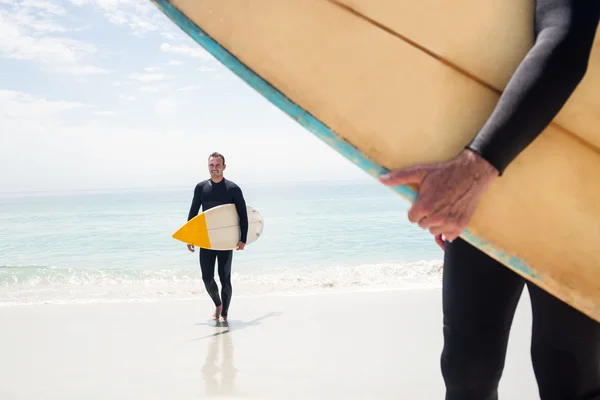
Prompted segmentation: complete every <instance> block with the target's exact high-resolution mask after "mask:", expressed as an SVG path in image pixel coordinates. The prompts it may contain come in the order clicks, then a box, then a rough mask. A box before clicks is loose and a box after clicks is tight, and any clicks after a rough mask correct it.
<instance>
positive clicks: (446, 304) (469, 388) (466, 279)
mask: <svg viewBox="0 0 600 400" xmlns="http://www.w3.org/2000/svg"><path fill="white" fill-rule="evenodd" d="M523 287H524V282H523V280H522V279H521V278H520V277H519V276H518V275H516V274H515V273H514V272H512V271H511V270H509V269H508V268H506V267H503V266H502V265H499V264H498V263H497V262H496V261H495V260H493V259H492V258H490V257H488V256H487V255H486V254H485V253H483V252H481V251H479V250H477V249H476V248H474V247H472V246H471V245H469V244H468V243H466V242H464V241H463V240H462V239H460V238H458V239H456V240H454V241H453V242H452V243H449V242H447V243H446V250H445V253H444V269H443V292H442V299H443V300H442V301H443V312H444V319H443V321H444V327H443V332H444V348H443V351H442V357H441V368H442V375H443V377H444V381H445V383H446V390H447V392H446V400H455V399H456V400H458V399H460V400H496V399H497V398H498V392H497V388H498V383H499V382H500V378H501V376H502V371H503V369H504V360H505V356H506V347H507V343H508V336H509V332H510V328H511V325H512V321H513V316H514V312H515V309H516V307H517V304H518V302H519V298H520V297H521V293H522V291H523Z"/></svg>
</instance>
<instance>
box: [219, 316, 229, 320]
mask: <svg viewBox="0 0 600 400" xmlns="http://www.w3.org/2000/svg"><path fill="white" fill-rule="evenodd" d="M219 322H227V317H224V316H222V315H221V316H220V317H219Z"/></svg>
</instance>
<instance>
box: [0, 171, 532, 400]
mask: <svg viewBox="0 0 600 400" xmlns="http://www.w3.org/2000/svg"><path fill="white" fill-rule="evenodd" d="M243 187H244V190H245V195H246V199H247V202H248V203H249V204H253V205H255V206H256V207H258V208H259V209H260V210H261V213H262V214H263V216H264V218H265V232H264V235H263V236H262V237H261V238H260V240H258V241H257V242H256V243H253V244H251V245H249V246H247V248H246V249H245V250H244V251H238V252H235V254H234V259H233V260H234V261H233V267H232V284H233V301H232V304H231V308H230V310H229V318H230V322H229V324H228V326H217V324H216V323H215V321H212V320H211V318H210V316H211V314H212V312H213V310H214V306H213V305H212V303H211V301H210V299H209V297H208V295H207V294H206V291H205V289H204V285H203V282H202V278H201V273H200V268H199V264H198V252H197V251H196V252H195V253H190V252H189V251H188V250H187V248H186V247H185V245H184V244H183V243H180V242H178V241H176V240H173V239H172V238H171V237H170V235H171V234H172V232H174V231H175V230H176V229H177V228H178V227H179V226H180V225H181V224H182V223H183V222H185V218H186V215H187V209H188V207H189V202H190V200H191V197H190V193H191V192H190V190H189V187H185V188H170V189H169V188H166V189H165V188H163V189H148V190H120V191H97V192H71V193H58V194H54V193H52V194H34V195H33V194H22V195H21V194H20V195H4V196H0V226H2V227H3V230H1V231H0V324H1V325H0V326H2V329H0V354H2V359H1V361H0V376H1V377H2V381H1V383H0V399H1V400H30V399H31V400H34V399H35V400H39V399H44V400H59V399H60V400H70V399H77V400H80V399H86V400H96V399H97V400H100V399H111V400H115V399H128V400H129V399H144V400H151V399H170V400H179V399H182V400H184V399H283V400H288V399H314V400H317V399H326V400H331V399H343V400H351V399H377V400H381V399H427V400H429V399H443V396H444V383H443V380H442V377H441V373H440V352H441V349H442V343H443V336H442V302H441V292H440V287H441V277H442V256H443V253H442V252H441V249H440V248H439V247H438V246H437V245H436V244H435V242H434V240H433V238H432V237H431V235H429V234H428V233H427V232H426V231H423V230H421V229H419V228H418V227H415V226H413V225H411V224H410V222H409V221H408V219H407V218H406V212H407V209H408V208H407V207H408V206H407V204H406V203H405V202H402V201H400V200H399V199H398V198H397V196H395V195H393V194H392V193H390V192H389V191H387V190H385V188H382V187H381V186H378V185H376V184H374V183H366V184H359V183H337V184H334V183H327V184H325V183H321V184H296V185H288V186H287V187H285V190H282V188H281V186H276V185H273V186H251V185H244V186H243ZM374 204H376V206H374ZM215 277H216V278H217V282H218V275H217V274H216V272H215ZM530 327H531V325H530V309H529V297H528V295H527V291H525V292H524V295H523V298H522V301H521V304H520V307H519V309H518V311H517V315H516V318H515V322H514V326H513V331H512V336H511V341H510V344H509V350H508V355H507V362H506V369H505V373H504V376H503V379H502V382H501V386H500V395H501V398H502V399H512V400H519V399H527V400H531V399H535V398H539V397H538V396H537V391H536V385H535V380H534V376H533V371H532V369H531V362H530V356H529V339H530Z"/></svg>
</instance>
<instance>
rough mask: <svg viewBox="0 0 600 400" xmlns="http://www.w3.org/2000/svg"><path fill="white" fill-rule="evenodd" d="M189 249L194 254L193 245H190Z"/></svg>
mask: <svg viewBox="0 0 600 400" xmlns="http://www.w3.org/2000/svg"><path fill="white" fill-rule="evenodd" d="M187 248H188V250H189V251H191V252H192V253H193V252H194V245H193V244H188V245H187Z"/></svg>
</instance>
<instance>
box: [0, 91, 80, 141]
mask: <svg viewBox="0 0 600 400" xmlns="http://www.w3.org/2000/svg"><path fill="white" fill-rule="evenodd" d="M82 107H84V104H82V103H80V102H74V101H64V100H58V101H57V100H48V99H46V98H44V97H40V96H33V95H31V94H27V93H23V92H19V91H15V90H2V89H0V110H2V114H1V117H2V119H3V120H4V121H5V122H6V121H8V120H9V121H13V122H25V121H32V120H36V119H37V118H44V119H58V118H61V117H62V116H63V113H66V112H68V111H72V110H75V109H79V108H82ZM8 131H9V130H7V132H8Z"/></svg>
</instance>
